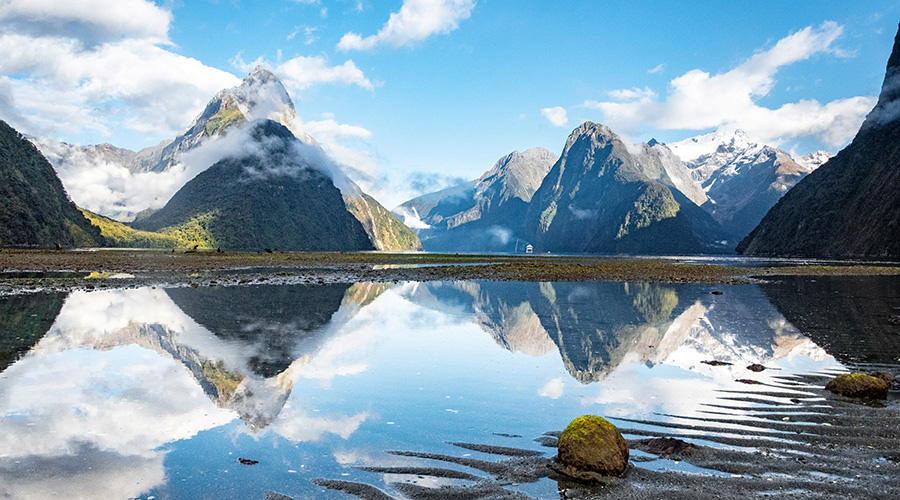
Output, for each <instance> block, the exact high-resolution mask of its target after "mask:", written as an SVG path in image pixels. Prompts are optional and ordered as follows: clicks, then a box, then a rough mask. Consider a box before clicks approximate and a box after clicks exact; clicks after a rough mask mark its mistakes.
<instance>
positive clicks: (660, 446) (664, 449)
mask: <svg viewBox="0 0 900 500" xmlns="http://www.w3.org/2000/svg"><path fill="white" fill-rule="evenodd" d="M634 447H635V448H637V449H638V450H641V451H646V452H647V453H653V454H654V455H659V456H661V457H676V458H683V457H689V456H691V455H692V454H693V453H694V451H695V450H699V449H700V447H699V446H697V445H695V444H692V443H688V442H687V441H682V440H680V439H675V438H666V437H660V438H651V439H641V440H639V441H635V442H634Z"/></svg>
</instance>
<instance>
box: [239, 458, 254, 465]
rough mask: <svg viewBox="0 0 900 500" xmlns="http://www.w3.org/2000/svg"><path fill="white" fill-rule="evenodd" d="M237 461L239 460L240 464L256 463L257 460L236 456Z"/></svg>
mask: <svg viewBox="0 0 900 500" xmlns="http://www.w3.org/2000/svg"><path fill="white" fill-rule="evenodd" d="M238 462H240V463H241V465H256V464H258V463H259V460H251V459H249V458H238Z"/></svg>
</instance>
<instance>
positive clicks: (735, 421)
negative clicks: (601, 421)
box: [315, 374, 900, 500]
mask: <svg viewBox="0 0 900 500" xmlns="http://www.w3.org/2000/svg"><path fill="white" fill-rule="evenodd" d="M827 378H828V375H826V374H817V375H804V376H789V377H778V378H777V382H776V383H775V384H771V385H769V386H768V387H763V388H761V389H760V390H747V391H743V390H734V391H723V393H722V395H721V396H720V397H719V400H718V401H717V402H716V403H712V404H705V405H704V406H705V407H706V409H707V410H706V412H705V413H706V414H708V415H709V416H708V417H699V418H698V417H687V416H681V417H679V416H677V415H658V416H657V417H658V419H656V420H645V421H637V420H628V419H611V420H612V421H613V422H614V423H616V424H617V425H618V426H619V428H620V430H621V431H622V433H623V434H624V435H626V436H628V437H629V438H630V439H629V440H628V444H629V448H631V453H632V455H631V466H630V467H629V470H628V471H627V473H626V474H625V476H624V477H622V478H610V479H609V481H608V482H606V484H585V483H583V482H579V481H577V480H573V479H571V478H567V477H565V476H563V475H561V474H559V473H557V472H556V471H555V470H554V469H555V468H554V467H553V460H554V458H549V457H552V456H553V455H555V453H556V450H555V448H556V437H557V436H558V435H559V431H550V432H547V433H546V434H545V435H543V436H539V437H537V438H535V441H537V442H539V443H540V444H541V445H543V446H544V447H546V448H547V450H548V451H547V453H545V454H544V456H535V453H534V452H533V451H532V450H526V449H523V450H517V449H515V448H509V447H498V446H487V445H480V444H474V443H450V444H453V445H455V446H457V447H459V448H460V449H461V451H460V455H466V453H464V452H465V451H466V450H475V451H479V452H481V453H482V454H483V456H487V457H492V458H493V460H488V459H475V458H470V457H467V456H456V455H443V454H433V453H427V452H405V451H392V452H389V453H391V454H395V455H400V456H404V457H414V458H417V459H420V460H421V461H422V463H423V466H422V467H418V468H411V467H396V468H390V467H381V468H378V470H377V472H379V473H382V474H385V478H386V481H388V482H389V481H390V477H391V474H398V475H402V474H416V475H418V476H419V477H431V478H459V479H463V480H462V481H457V482H455V483H453V484H445V485H442V486H436V487H426V486H422V485H418V484H410V483H405V482H399V481H398V482H394V483H390V482H389V485H390V488H392V489H394V490H395V491H399V492H400V493H401V494H402V495H404V497H407V498H410V499H413V500H428V499H501V498H502V499H527V498H531V497H529V496H527V495H526V494H524V493H523V492H522V491H519V489H518V488H517V486H518V485H519V484H521V483H529V482H535V481H538V480H540V479H542V478H551V479H553V480H555V481H556V482H557V484H558V485H559V496H560V498H574V499H601V498H604V499H605V498H610V499H612V498H615V499H647V498H660V499H663V498H665V499H671V498H675V499H697V498H700V499H721V498H749V497H775V498H797V499H844V500H846V499H873V498H885V499H887V498H897V495H898V491H900V426H898V424H900V402H898V400H897V397H896V392H894V393H893V394H892V397H891V398H890V399H889V400H888V401H887V402H862V401H858V400H850V399H846V398H842V397H839V396H834V395H832V394H831V393H828V392H827V391H825V390H824V388H823V384H824V380H826V379H827ZM634 424H641V426H640V427H639V428H638V427H630V425H634ZM660 437H663V438H675V439H667V440H658V439H656V438H660ZM660 442H662V446H659V443H660ZM688 442H692V443H696V444H694V445H692V444H687V443H688ZM679 444H680V445H681V446H679ZM509 457H514V458H509ZM659 459H667V460H670V461H675V462H676V463H677V462H685V463H688V464H691V465H693V466H696V467H698V468H700V469H702V471H701V472H682V471H678V470H672V469H671V468H667V466H666V464H661V463H660V462H658V460H659ZM441 464H445V465H444V466H442V465H441ZM454 465H455V466H462V467H465V468H467V469H469V470H471V471H472V473H473V474H471V475H470V476H471V477H465V475H463V473H461V472H459V471H458V470H454V469H449V468H446V467H447V466H454ZM398 477H399V476H398ZM315 484H317V485H319V486H322V487H324V488H328V489H335V490H340V491H344V492H346V493H349V494H351V495H354V496H357V497H359V498H363V499H384V498H393V497H391V496H390V495H389V494H388V493H386V492H385V491H383V490H381V489H378V488H376V487H375V486H372V485H368V484H362V483H354V482H348V481H337V480H332V479H324V478H322V479H317V480H316V481H315Z"/></svg>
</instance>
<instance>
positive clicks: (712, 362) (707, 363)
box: [701, 359, 731, 366]
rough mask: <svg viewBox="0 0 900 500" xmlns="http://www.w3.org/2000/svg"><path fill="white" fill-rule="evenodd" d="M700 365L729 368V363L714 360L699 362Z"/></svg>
mask: <svg viewBox="0 0 900 500" xmlns="http://www.w3.org/2000/svg"><path fill="white" fill-rule="evenodd" d="M701 363H703V364H704V365H709V366H731V363H729V362H727V361H718V360H715V359H714V360H712V361H701Z"/></svg>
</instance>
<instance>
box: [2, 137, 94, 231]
mask: <svg viewBox="0 0 900 500" xmlns="http://www.w3.org/2000/svg"><path fill="white" fill-rule="evenodd" d="M102 244H103V237H102V236H100V230H99V229H97V228H95V227H94V226H92V225H91V223H90V222H89V221H88V220H87V219H85V217H84V215H82V214H81V212H80V211H79V210H78V207H76V206H75V204H74V203H72V201H71V200H70V199H69V197H68V195H67V194H66V190H65V189H64V188H63V185H62V182H60V180H59V177H57V176H56V171H54V170H53V167H52V166H51V165H50V163H49V162H48V161H47V159H46V158H44V156H43V155H42V154H41V152H40V151H38V149H37V148H36V147H35V146H34V144H32V143H31V142H30V141H28V139H26V138H25V137H24V136H23V135H22V134H20V133H19V132H17V131H16V130H15V129H13V128H12V127H10V126H9V125H7V124H6V122H4V121H2V120H0V246H7V247H8V246H28V247H54V246H63V247H72V246H81V247H83V246H98V245H102Z"/></svg>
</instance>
